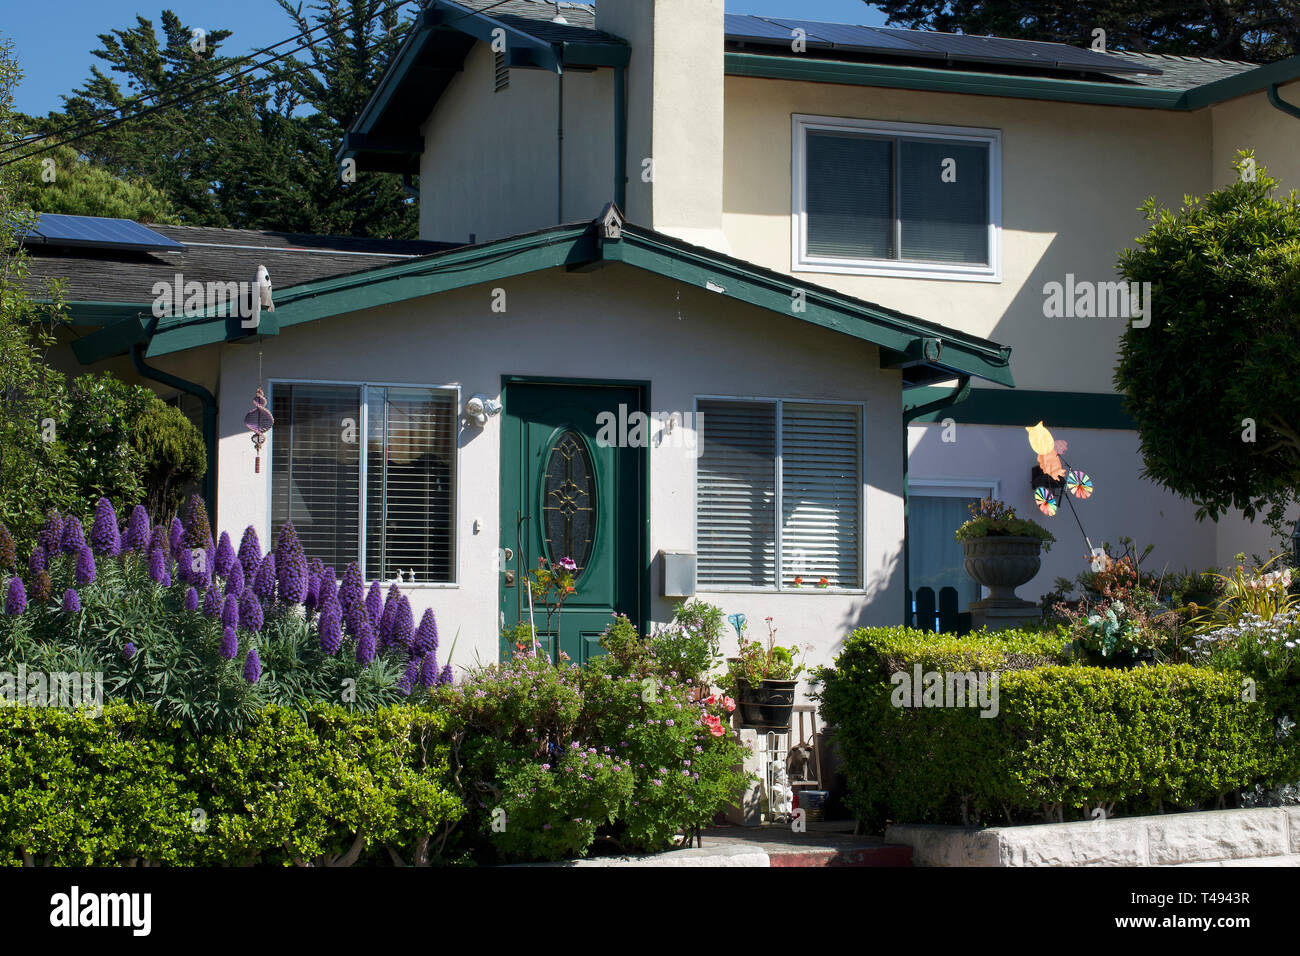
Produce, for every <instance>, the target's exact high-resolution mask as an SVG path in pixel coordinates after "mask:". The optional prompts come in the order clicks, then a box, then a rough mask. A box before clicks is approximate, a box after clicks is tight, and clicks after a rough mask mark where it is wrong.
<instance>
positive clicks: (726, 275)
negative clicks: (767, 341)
mask: <svg viewBox="0 0 1300 956" xmlns="http://www.w3.org/2000/svg"><path fill="white" fill-rule="evenodd" d="M610 263H621V264H623V265H625V266H629V267H631V268H636V269H643V270H645V271H647V272H651V273H654V274H657V275H661V276H664V277H666V278H669V279H673V280H675V281H678V282H682V283H684V284H687V285H692V286H696V287H698V288H702V289H708V290H710V291H713V292H716V293H718V294H719V295H725V296H727V297H729V298H732V299H736V300H738V301H741V302H746V303H748V304H750V305H753V306H755V307H758V308H762V309H767V310H769V311H772V312H777V313H780V314H781V315H785V316H789V317H791V318H794V319H798V320H800V321H804V322H808V323H810V324H812V325H816V326H820V327H821V328H825V329H829V330H831V331H834V332H838V333H840V334H842V335H848V336H850V337H852V338H856V339H860V340H862V341H865V342H870V343H872V344H874V345H877V346H879V347H880V349H881V364H882V366H884V367H887V368H898V369H901V370H902V373H903V379H904V382H905V384H907V385H909V386H911V385H925V384H928V383H931V382H935V381H944V380H947V379H951V378H953V377H955V376H959V375H972V376H975V377H977V378H981V379H985V380H987V381H990V382H995V383H997V384H1000V385H1008V386H1011V385H1014V382H1013V380H1012V376H1011V368H1010V358H1011V349H1010V348H1008V347H1005V346H999V345H996V344H994V343H993V342H990V341H988V340H987V339H982V338H979V337H977V336H973V335H967V334H965V333H962V332H958V331H956V330H954V329H949V328H946V327H944V326H942V325H938V324H936V323H933V322H927V321H925V320H924V319H919V318H916V317H915V316H910V315H907V314H905V313H902V312H897V311H895V310H893V309H887V308H885V307H883V306H879V305H876V304H874V303H870V302H864V301H862V300H860V299H854V298H852V297H850V296H846V295H843V294H842V293H839V292H836V291H835V290H833V289H828V288H825V287H823V286H818V285H813V284H811V283H806V282H800V281H798V280H795V279H793V278H791V277H790V276H788V275H784V274H782V273H779V272H775V271H773V270H770V269H763V268H760V267H758V266H755V265H753V264H751V263H748V262H745V261H743V260H740V259H735V258H733V257H731V256H725V255H722V254H720V253H717V252H714V251H712V250H710V249H705V248H703V247H700V246H694V245H691V244H690V243H687V242H683V241H681V240H679V239H675V238H673V237H671V236H667V235H664V234H663V233H659V232H655V231H654V230H651V229H645V228H642V227H640V226H636V225H633V224H631V223H628V222H625V221H624V220H623V218H622V215H621V213H620V212H619V211H618V210H617V208H615V207H614V206H613V205H612V204H611V205H610V206H609V207H607V208H606V211H605V213H604V214H602V216H601V217H600V218H598V219H596V220H595V221H594V222H581V223H571V224H567V225H562V226H552V227H550V228H548V229H542V230H538V231H537V232H532V233H528V234H526V235H522V236H514V237H511V238H509V239H501V240H497V241H495V242H488V243H482V244H479V245H474V246H465V247H461V248H458V249H452V250H449V251H446V252H439V253H435V254H433V255H429V256H424V257H421V258H418V259H408V260H406V261H404V262H401V263H397V264H394V265H387V266H381V267H379V268H376V269H370V270H367V271H365V272H356V273H351V274H349V275H344V276H336V277H333V278H329V279H321V280H317V281H313V282H307V283H303V284H301V285H297V286H294V287H292V288H289V289H285V290H277V292H276V295H275V311H274V312H263V313H262V317H261V325H260V327H259V329H258V333H259V334H261V335H274V334H278V332H279V331H280V330H282V329H287V328H290V327H292V326H295V325H301V324H304V323H307V322H314V321H316V320H318V319H324V318H330V317H332V316H338V315H345V314H348V313H352V312H357V311H360V310H362V309H370V308H374V307H376V306H382V305H387V304H391V303H395V302H402V301H406V300H409V299H415V298H419V297H421V296H428V295H436V294H438V293H440V292H447V291H451V290H454V289H462V288H466V287H469V286H473V285H479V284H481V283H486V282H500V281H503V280H506V279H509V278H511V277H512V276H520V275H525V274H528V273H533V272H539V271H542V270H545V269H555V268H561V267H563V268H566V269H569V270H573V271H585V270H590V269H594V268H600V267H601V266H603V265H605V264H610ZM794 303H799V305H801V306H802V311H800V310H799V309H798V308H796V307H795V306H794ZM123 307H124V308H127V310H128V311H130V307H128V306H123ZM137 311H138V312H139V313H140V314H138V315H135V316H131V317H129V318H126V319H124V320H123V321H121V322H118V323H116V324H114V325H110V326H108V327H107V328H104V329H101V330H100V331H98V332H95V333H93V334H91V335H87V336H84V337H83V338H81V339H79V340H77V342H76V343H75V344H74V349H75V351H76V354H77V357H78V358H79V359H80V360H81V361H82V362H87V363H88V362H93V361H97V360H99V359H103V358H108V357H111V356H114V355H121V354H123V352H124V350H125V349H128V348H130V347H131V346H133V345H137V344H143V342H144V341H147V342H148V346H147V348H146V350H145V355H146V357H156V356H159V355H167V354H169V353H172V352H178V351H182V350H185V349H191V348H198V347H201V346H204V345H213V344H216V343H219V342H227V341H236V340H238V339H241V338H246V337H247V336H248V335H249V331H248V330H247V329H243V328H241V326H240V323H239V320H238V319H231V318H225V317H218V316H205V317H197V318H195V317H165V318H162V319H154V318H152V317H151V316H150V315H149V311H148V306H147V305H145V304H141V305H140V306H139V309H138V310H137Z"/></svg>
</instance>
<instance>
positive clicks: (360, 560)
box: [262, 378, 465, 590]
mask: <svg viewBox="0 0 1300 956" xmlns="http://www.w3.org/2000/svg"><path fill="white" fill-rule="evenodd" d="M277 385H340V386H346V387H349V388H359V389H360V390H361V395H360V400H359V407H360V413H359V414H360V416H361V421H359V422H357V429H358V437H357V442H358V443H359V444H360V446H361V448H360V453H359V457H360V462H359V468H358V474H357V480H358V484H359V488H358V489H357V493H358V495H359V498H360V500H359V502H358V515H357V564H358V566H359V567H360V568H361V575H362V578H363V579H364V580H366V581H369V580H371V577H370V575H369V574H368V573H367V569H366V486H367V478H368V477H369V474H368V473H369V464H368V459H369V455H367V454H366V449H367V448H368V447H369V440H370V414H369V404H368V397H369V396H368V395H367V391H368V389H371V388H421V389H427V390H428V391H431V392H450V393H452V394H453V395H454V396H455V401H456V421H457V422H459V421H460V420H461V417H462V416H463V415H464V411H465V410H464V408H463V406H462V405H461V386H460V383H459V382H452V383H449V384H446V385H422V384H418V383H411V382H369V381H352V380H347V379H322V378H272V379H267V388H268V392H269V394H268V402H267V404H268V406H269V407H271V408H274V407H275V386H277ZM274 441H275V428H274V427H272V428H271V431H270V432H269V433H268V434H267V440H266V448H265V450H264V451H263V454H264V455H265V456H266V462H267V465H266V486H265V487H266V520H265V521H264V522H263V529H262V530H263V537H262V540H263V542H264V543H265V547H266V549H267V550H270V549H271V548H272V547H273V546H274V544H275V542H274V541H273V540H272V539H271V526H272V522H273V515H272V504H271V489H272V483H271V477H272V472H273V470H274V465H273V462H274V461H275V459H274V457H273V456H272V443H273V442H274ZM455 442H456V450H455V453H454V454H453V456H452V464H453V466H454V468H455V473H454V479H455V480H454V482H453V490H452V502H451V520H452V543H451V544H452V552H453V553H452V556H451V568H452V580H451V581H415V582H410V581H403V582H402V588H403V589H406V588H415V589H419V590H455V589H458V588H459V587H460V583H461V567H460V557H461V552H462V551H463V548H462V547H461V540H460V539H461V521H460V503H461V494H460V477H461V476H460V472H461V469H460V428H459V427H457V429H456V437H455ZM308 557H309V558H310V557H311V555H308ZM334 570H335V572H336V573H337V574H339V575H340V576H342V574H343V569H342V568H335V569H334Z"/></svg>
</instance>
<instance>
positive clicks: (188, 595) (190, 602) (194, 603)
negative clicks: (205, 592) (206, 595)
mask: <svg viewBox="0 0 1300 956" xmlns="http://www.w3.org/2000/svg"><path fill="white" fill-rule="evenodd" d="M198 609H199V592H198V591H196V590H195V589H194V588H190V589H189V590H188V591H186V592H185V610H187V611H197V610H198Z"/></svg>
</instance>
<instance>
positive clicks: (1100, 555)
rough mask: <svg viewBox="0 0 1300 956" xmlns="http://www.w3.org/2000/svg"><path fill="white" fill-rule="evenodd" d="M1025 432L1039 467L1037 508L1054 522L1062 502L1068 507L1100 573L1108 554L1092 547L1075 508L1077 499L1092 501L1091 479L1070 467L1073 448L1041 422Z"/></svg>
mask: <svg viewBox="0 0 1300 956" xmlns="http://www.w3.org/2000/svg"><path fill="white" fill-rule="evenodd" d="M1025 431H1027V432H1028V433H1029V447H1030V448H1032V449H1033V450H1034V454H1036V455H1037V456H1038V464H1037V465H1036V466H1035V468H1034V475H1033V485H1034V504H1036V505H1037V506H1038V510H1039V511H1041V512H1042V513H1043V514H1045V515H1047V517H1049V518H1053V517H1055V516H1056V512H1057V510H1058V509H1059V508H1060V505H1061V502H1062V501H1064V502H1065V503H1066V504H1067V505H1068V506H1069V508H1070V513H1071V514H1072V515H1074V522H1075V524H1077V525H1078V526H1079V533H1080V534H1082V535H1083V540H1084V543H1085V544H1087V546H1088V554H1089V557H1090V559H1091V562H1092V569H1093V570H1094V571H1099V570H1101V566H1102V565H1103V564H1104V558H1105V550H1104V549H1102V548H1094V547H1093V545H1092V540H1091V539H1090V538H1089V537H1088V532H1086V531H1084V530H1083V522H1082V521H1080V520H1079V512H1078V511H1076V510H1075V507H1074V499H1075V498H1078V499H1079V500H1080V501H1086V500H1087V499H1088V498H1091V497H1092V478H1091V477H1089V476H1088V473H1087V472H1084V471H1081V470H1079V469H1077V468H1071V467H1070V465H1069V463H1068V462H1066V460H1065V458H1064V457H1063V456H1064V455H1065V452H1066V450H1067V449H1068V448H1069V447H1070V446H1069V443H1068V442H1065V441H1062V440H1060V439H1056V438H1053V437H1052V433H1051V432H1050V431H1048V429H1047V427H1046V426H1045V425H1044V424H1043V423H1042V422H1039V423H1038V424H1037V425H1033V426H1029V425H1026V426H1025Z"/></svg>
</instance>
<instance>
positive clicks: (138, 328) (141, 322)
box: [72, 307, 149, 365]
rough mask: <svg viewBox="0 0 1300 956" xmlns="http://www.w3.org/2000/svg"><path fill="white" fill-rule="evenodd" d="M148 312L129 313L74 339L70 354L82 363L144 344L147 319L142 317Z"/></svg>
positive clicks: (92, 361)
mask: <svg viewBox="0 0 1300 956" xmlns="http://www.w3.org/2000/svg"><path fill="white" fill-rule="evenodd" d="M146 309H147V307H146ZM148 314H149V313H148V312H147V311H145V312H144V313H143V314H135V315H131V316H129V317H127V318H124V319H120V320H118V321H117V322H114V323H113V324H112V325H107V326H105V327H104V328H102V329H99V330H98V331H96V332H91V333H90V334H89V335H83V336H82V337H81V338H79V339H75V340H74V341H73V343H72V354H73V355H75V356H76V357H77V361H78V362H80V363H81V364H82V365H90V364H92V363H94V362H98V361H100V360H101V359H106V358H113V357H115V356H118V355H127V354H129V353H130V351H131V349H133V348H134V347H135V346H137V345H144V344H145V343H146V342H148V341H149V326H148V320H147V319H146V318H145V317H144V316H146V315H148Z"/></svg>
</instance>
